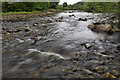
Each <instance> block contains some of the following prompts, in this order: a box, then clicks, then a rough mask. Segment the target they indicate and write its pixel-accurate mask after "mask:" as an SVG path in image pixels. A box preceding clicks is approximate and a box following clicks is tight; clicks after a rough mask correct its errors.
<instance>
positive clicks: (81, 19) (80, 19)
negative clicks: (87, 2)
mask: <svg viewBox="0 0 120 80" xmlns="http://www.w3.org/2000/svg"><path fill="white" fill-rule="evenodd" d="M78 21H87V19H86V18H85V19H83V18H79V19H78Z"/></svg>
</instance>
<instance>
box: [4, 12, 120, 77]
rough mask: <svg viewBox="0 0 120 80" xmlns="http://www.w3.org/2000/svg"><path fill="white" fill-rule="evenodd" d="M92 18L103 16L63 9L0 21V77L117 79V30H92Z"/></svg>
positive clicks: (119, 64)
mask: <svg viewBox="0 0 120 80" xmlns="http://www.w3.org/2000/svg"><path fill="white" fill-rule="evenodd" d="M96 15H97V16H96ZM95 18H97V19H100V20H102V19H101V18H103V15H101V16H100V14H92V13H87V12H72V13H67V12H66V13H64V12H62V13H58V14H56V15H50V16H44V17H38V16H37V17H34V18H29V19H27V20H26V21H18V22H11V21H9V22H8V21H3V23H2V26H3V27H2V66H3V69H2V72H3V78H120V42H119V41H120V39H119V32H118V33H113V34H111V35H109V34H107V33H106V32H105V33H104V32H100V33H96V32H94V31H91V30H90V29H88V28H87V26H88V25H89V24H91V23H92V21H93V19H95Z"/></svg>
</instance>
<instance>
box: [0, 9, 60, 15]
mask: <svg viewBox="0 0 120 80" xmlns="http://www.w3.org/2000/svg"><path fill="white" fill-rule="evenodd" d="M47 11H61V10H60V9H48V10H41V11H31V12H26V11H21V12H6V13H0V15H15V14H30V13H39V12H47Z"/></svg>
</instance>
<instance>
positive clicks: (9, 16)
mask: <svg viewBox="0 0 120 80" xmlns="http://www.w3.org/2000/svg"><path fill="white" fill-rule="evenodd" d="M59 12H62V10H58V9H57V10H55V9H50V10H44V11H34V12H8V13H3V14H2V20H3V21H5V20H15V21H16V20H18V21H19V20H26V19H28V18H30V17H37V16H46V15H52V14H56V13H59Z"/></svg>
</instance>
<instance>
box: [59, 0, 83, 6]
mask: <svg viewBox="0 0 120 80" xmlns="http://www.w3.org/2000/svg"><path fill="white" fill-rule="evenodd" d="M80 1H81V0H60V3H59V4H60V5H61V4H63V3H64V2H67V4H74V3H77V2H80Z"/></svg>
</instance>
